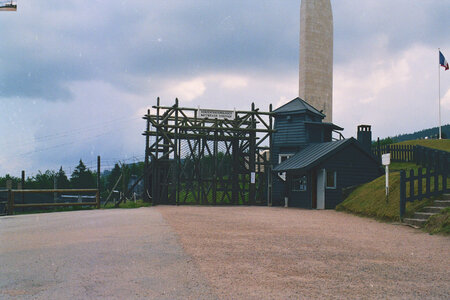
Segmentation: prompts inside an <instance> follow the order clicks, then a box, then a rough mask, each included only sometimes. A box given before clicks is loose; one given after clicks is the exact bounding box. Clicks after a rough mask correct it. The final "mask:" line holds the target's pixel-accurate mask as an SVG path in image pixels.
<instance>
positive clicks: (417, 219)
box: [403, 194, 450, 227]
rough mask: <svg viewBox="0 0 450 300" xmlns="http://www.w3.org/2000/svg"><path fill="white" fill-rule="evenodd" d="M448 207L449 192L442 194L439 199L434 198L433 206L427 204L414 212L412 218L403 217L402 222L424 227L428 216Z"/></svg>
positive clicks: (449, 201)
mask: <svg viewBox="0 0 450 300" xmlns="http://www.w3.org/2000/svg"><path fill="white" fill-rule="evenodd" d="M446 207H450V194H443V195H442V196H441V197H440V199H439V200H434V203H433V206H427V207H424V208H422V209H421V210H420V211H417V212H415V213H414V216H413V217H412V218H404V219H403V222H405V223H406V224H409V225H412V226H415V227H424V226H425V223H426V222H427V220H428V218H429V217H431V216H432V215H435V214H438V213H440V212H441V210H443V209H444V208H446Z"/></svg>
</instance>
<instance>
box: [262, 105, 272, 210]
mask: <svg viewBox="0 0 450 300" xmlns="http://www.w3.org/2000/svg"><path fill="white" fill-rule="evenodd" d="M269 112H270V113H272V104H270V105H269ZM269 127H270V128H269V129H270V130H272V128H273V117H272V115H269ZM269 148H270V150H269V151H270V152H269V164H268V165H267V167H268V168H267V170H266V167H264V172H266V174H267V206H272V179H273V177H272V156H273V153H272V131H270V132H269Z"/></svg>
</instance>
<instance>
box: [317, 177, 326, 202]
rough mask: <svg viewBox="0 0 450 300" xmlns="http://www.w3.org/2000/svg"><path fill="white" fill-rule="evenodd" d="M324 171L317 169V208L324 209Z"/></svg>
mask: <svg viewBox="0 0 450 300" xmlns="http://www.w3.org/2000/svg"><path fill="white" fill-rule="evenodd" d="M326 178H327V176H326V171H325V169H321V170H318V171H317V209H325V180H326Z"/></svg>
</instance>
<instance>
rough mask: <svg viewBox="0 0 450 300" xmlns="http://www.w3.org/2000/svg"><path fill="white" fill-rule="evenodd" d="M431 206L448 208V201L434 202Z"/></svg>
mask: <svg viewBox="0 0 450 300" xmlns="http://www.w3.org/2000/svg"><path fill="white" fill-rule="evenodd" d="M433 206H435V207H449V206H450V200H434V203H433Z"/></svg>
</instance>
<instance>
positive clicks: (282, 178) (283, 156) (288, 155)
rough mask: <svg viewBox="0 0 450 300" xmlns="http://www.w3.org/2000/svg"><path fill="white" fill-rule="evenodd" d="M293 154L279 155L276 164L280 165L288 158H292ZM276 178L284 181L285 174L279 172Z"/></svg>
mask: <svg viewBox="0 0 450 300" xmlns="http://www.w3.org/2000/svg"><path fill="white" fill-rule="evenodd" d="M293 155H294V154H292V153H289V154H279V155H278V163H279V164H281V163H282V162H283V161H285V160H287V159H288V158H290V157H292V156H293ZM278 177H280V178H281V180H283V181H286V172H279V173H278Z"/></svg>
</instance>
